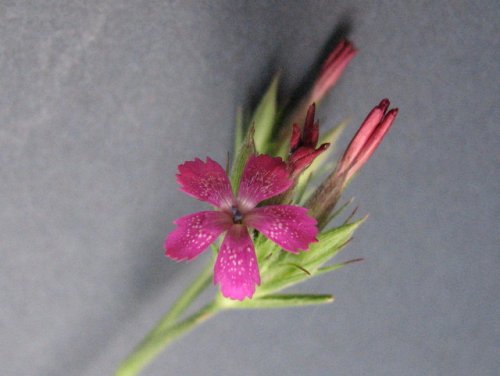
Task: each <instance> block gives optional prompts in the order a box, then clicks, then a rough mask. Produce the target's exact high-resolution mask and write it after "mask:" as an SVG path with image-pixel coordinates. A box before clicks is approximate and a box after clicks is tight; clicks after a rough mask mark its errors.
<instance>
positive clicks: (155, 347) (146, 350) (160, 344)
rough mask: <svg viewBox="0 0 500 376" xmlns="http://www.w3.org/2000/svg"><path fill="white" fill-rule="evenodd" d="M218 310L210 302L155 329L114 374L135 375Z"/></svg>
mask: <svg viewBox="0 0 500 376" xmlns="http://www.w3.org/2000/svg"><path fill="white" fill-rule="evenodd" d="M219 310H220V307H219V306H218V305H217V304H216V303H215V302H211V303H209V304H207V305H206V306H204V307H203V308H201V309H200V310H199V311H198V312H196V313H194V314H193V315H191V316H189V317H188V318H187V319H185V320H184V321H182V322H180V323H179V324H176V325H172V326H171V327H168V328H165V329H163V330H161V331H157V332H156V333H155V335H153V336H150V335H148V336H147V337H146V338H145V339H144V340H143V342H141V343H140V344H139V346H138V347H137V349H136V350H135V351H134V352H133V353H132V354H131V355H130V356H129V357H128V358H127V359H126V360H125V361H124V362H123V363H122V364H121V366H120V368H118V370H117V371H116V373H115V376H136V375H137V374H138V373H139V372H140V371H141V370H142V369H143V368H144V367H145V366H146V365H148V364H149V363H150V362H151V361H152V360H153V359H154V357H155V356H156V355H157V354H158V353H159V352H160V351H161V350H163V349H164V348H165V347H166V346H167V345H169V344H170V343H171V342H173V341H174V340H175V339H177V338H178V337H180V336H181V335H183V334H184V333H186V332H188V331H190V330H191V329H193V328H194V327H196V326H197V325H199V324H201V323H203V322H204V321H206V320H208V319H209V318H211V317H212V316H214V315H215V314H216V313H217V312H219ZM150 334H151V333H150Z"/></svg>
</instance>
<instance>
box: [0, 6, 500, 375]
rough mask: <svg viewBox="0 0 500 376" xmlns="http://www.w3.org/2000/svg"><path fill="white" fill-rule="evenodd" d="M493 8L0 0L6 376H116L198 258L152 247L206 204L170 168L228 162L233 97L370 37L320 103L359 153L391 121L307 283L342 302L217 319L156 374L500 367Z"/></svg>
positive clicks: (439, 371) (450, 371) (152, 371)
mask: <svg viewBox="0 0 500 376" xmlns="http://www.w3.org/2000/svg"><path fill="white" fill-rule="evenodd" d="M499 16H500V5H499V3H498V1H413V2H409V1H377V2H375V1H374V2H366V1H362V0H345V1H343V0H342V1H118V0H109V1H95V0H91V1H38V0H31V1H7V0H5V1H2V2H1V6H0V90H1V95H0V229H1V230H0V231H1V232H0V247H1V249H0V252H1V253H0V256H1V259H0V364H1V366H0V373H1V374H2V375H6V376H19V375H23V376H24V375H50V376H53V375H55V376H58V375H61V376H62V375H65V376H66V375H88V376H94V375H95V376H101V375H110V374H111V373H112V371H113V369H114V367H115V366H116V364H117V363H118V361H119V360H120V359H121V358H123V357H124V356H125V355H126V354H127V352H128V351H129V350H131V348H132V347H133V346H134V345H135V343H136V342H137V341H138V340H140V339H141V338H142V335H143V334H144V333H145V332H146V330H147V329H148V328H149V327H150V326H151V325H152V324H153V323H154V322H155V321H156V320H157V319H158V318H159V317H160V316H161V314H162V313H163V311H165V310H166V308H167V307H168V306H169V304H171V303H172V301H173V300H174V298H175V296H176V295H177V294H178V293H179V292H180V290H181V289H182V287H183V286H185V285H186V284H187V283H188V281H189V280H190V279H191V278H192V277H193V276H194V275H195V274H196V273H197V272H198V271H199V270H200V268H201V267H202V265H203V264H204V261H205V260H204V259H199V260H197V261H195V262H192V263H191V264H175V263H174V262H172V261H170V260H168V259H166V258H165V257H164V256H163V250H162V243H163V239H164V236H165V234H166V233H167V232H168V231H169V230H171V229H172V224H171V222H172V220H173V219H175V218H176V217H178V216H180V215H183V214H185V213H188V212H192V211H195V210H199V209H201V208H204V207H205V206H204V205H203V204H202V203H199V202H196V201H195V200H192V199H191V198H189V197H187V196H185V195H184V194H182V193H180V192H179V191H178V190H177V187H176V184H175V179H174V175H175V173H176V167H177V165H178V164H179V163H181V162H182V161H184V160H186V159H192V158H194V157H197V156H199V157H205V156H207V155H210V156H211V157H212V158H214V159H216V160H219V161H221V162H223V161H224V160H225V157H226V151H227V150H229V149H230V148H231V145H232V137H233V124H234V119H235V110H236V107H237V106H238V105H239V104H251V103H254V101H255V97H256V96H257V95H258V94H260V93H261V92H262V89H263V88H264V87H265V85H266V84H267V82H268V79H269V77H270V76H271V75H272V73H274V72H275V71H276V70H278V69H282V71H283V75H282V78H283V82H282V84H283V85H282V87H281V94H282V97H283V98H284V97H286V96H287V95H290V93H291V92H292V90H293V89H294V88H295V87H296V86H297V85H298V84H299V83H300V82H302V80H303V78H304V76H305V75H306V74H307V73H308V71H309V67H310V66H311V65H314V64H315V63H316V62H317V59H318V57H319V56H321V54H322V52H323V51H324V48H325V46H327V44H328V41H329V40H331V39H332V38H333V39H335V38H336V37H338V36H339V35H347V36H348V37H349V38H351V39H352V40H353V41H354V42H355V43H356V45H357V46H358V48H359V54H358V55H357V57H356V58H355V60H354V61H353V62H352V64H351V65H350V66H349V68H348V69H347V71H346V74H345V75H344V76H343V78H342V79H341V81H340V83H339V85H338V86H337V87H336V89H335V90H334V92H332V94H331V95H330V96H329V97H328V98H327V100H325V101H324V103H323V104H322V106H321V108H320V111H319V116H320V119H321V121H322V124H323V126H324V127H325V128H327V127H329V126H332V125H333V124H335V123H336V122H338V121H339V120H341V119H343V118H344V117H347V116H350V117H351V119H352V122H351V126H350V128H348V130H347V132H346V135H345V137H344V138H342V140H341V145H344V146H345V145H346V143H347V141H348V137H350V136H351V135H352V134H353V132H354V130H355V128H356V127H357V126H358V125H359V123H360V122H361V121H362V119H363V117H364V116H365V115H366V113H367V112H368V111H369V110H370V108H371V107H372V106H374V105H376V104H377V103H378V101H379V100H380V99H381V98H383V97H389V98H390V99H391V100H392V102H393V103H394V105H396V106H398V107H399V108H400V116H399V117H398V119H397V122H396V124H395V126H394V128H393V129H392V131H391V132H390V134H389V136H388V137H387V139H386V140H385V141H384V143H383V144H382V145H381V147H380V149H379V150H377V152H376V154H375V156H374V158H373V159H372V160H371V161H370V162H369V163H368V165H367V166H366V168H365V169H364V170H363V171H362V173H361V174H360V175H359V177H358V179H356V181H355V182H354V183H353V184H352V185H351V186H350V187H349V190H348V192H347V193H348V195H349V196H350V195H352V196H355V197H356V204H357V205H358V206H359V214H360V215H364V214H366V213H370V219H369V220H368V222H367V223H366V224H365V225H363V227H362V228H361V229H360V231H359V232H358V233H357V234H356V237H355V239H354V241H353V242H352V243H351V244H350V245H349V247H348V248H347V249H346V250H345V252H344V253H343V254H342V255H341V256H340V257H339V260H347V259H350V258H355V257H363V258H365V262H364V263H361V264H356V265H352V266H350V267H349V268H345V269H343V270H341V271H339V272H336V273H333V274H330V275H327V276H324V277H322V278H321V279H319V280H317V281H313V282H311V283H309V284H306V285H304V286H302V287H301V288H300V289H299V290H300V291H315V292H325V293H333V294H335V296H336V301H335V303H333V304H332V305H329V306H322V307H313V308H305V309H297V310H281V311H266V312H237V313H228V314H224V315H222V316H220V317H217V318H216V319H214V320H213V321H210V322H208V323H207V324H206V325H204V326H203V327H201V328H199V329H197V330H196V331H195V332H193V333H191V334H189V335H188V336H187V337H184V338H183V339H182V340H181V341H179V342H178V343H177V344H176V345H175V346H174V347H172V348H171V349H170V350H169V351H168V352H166V353H164V354H162V356H161V357H160V358H158V360H157V361H156V362H155V363H154V364H152V365H151V366H150V367H149V368H148V369H147V371H146V372H145V373H144V374H145V375H336V376H352V375H380V376H382V375H384V376H385V375H398V376H399V375H415V376H421V375H454V376H457V375H460V376H470V375H481V376H482V375H487V376H494V375H497V372H498V369H499V367H500V364H499V360H498V359H499V358H500V353H499V343H500V328H499V322H498V318H499V314H500V313H499V312H500V305H499V294H498V291H499V267H500V260H499V251H498V249H499V243H500V242H499V236H498V232H499V226H498V223H499V216H500V209H499V199H498V196H499V183H500V181H499V163H500V155H499V141H500V134H499V124H498V122H499V118H500V116H499V115H500V114H499V110H498V104H499V102H498V101H499V97H500V96H499V89H498V88H499V77H500V72H499V61H500V56H499V51H500V45H499V40H500V32H499V26H498V25H499V24H498V18H499Z"/></svg>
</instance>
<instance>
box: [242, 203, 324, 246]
mask: <svg viewBox="0 0 500 376" xmlns="http://www.w3.org/2000/svg"><path fill="white" fill-rule="evenodd" d="M244 224H246V225H247V226H250V227H253V228H255V229H257V230H258V231H260V232H261V233H262V234H264V235H265V236H266V237H267V238H269V239H271V240H272V241H273V242H275V243H276V244H278V245H279V246H281V247H282V248H283V249H285V250H287V251H290V252H294V253H295V252H298V251H299V250H306V249H308V248H309V244H310V243H313V242H316V241H317V239H316V235H317V234H318V228H317V227H316V220H315V219H314V218H312V217H310V216H308V215H307V209H306V208H303V207H300V206H294V205H270V206H263V207H261V208H255V209H253V210H251V211H250V212H249V213H247V214H246V215H245V219H244Z"/></svg>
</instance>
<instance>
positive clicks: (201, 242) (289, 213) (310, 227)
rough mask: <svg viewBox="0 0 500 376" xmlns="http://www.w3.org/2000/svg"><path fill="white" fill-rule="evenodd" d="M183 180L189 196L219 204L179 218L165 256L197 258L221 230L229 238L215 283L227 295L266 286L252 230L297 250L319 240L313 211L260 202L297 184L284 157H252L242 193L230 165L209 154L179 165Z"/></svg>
mask: <svg viewBox="0 0 500 376" xmlns="http://www.w3.org/2000/svg"><path fill="white" fill-rule="evenodd" d="M177 182H178V183H179V185H180V187H181V190H182V191H183V192H185V193H186V194H188V195H190V196H192V197H194V198H196V199H198V200H200V201H204V202H207V203H209V204H211V205H213V206H215V208H216V210H215V211H202V212H199V213H194V214H189V215H186V216H184V217H181V218H179V219H177V220H176V221H174V224H176V225H177V227H176V228H175V229H174V230H173V231H172V232H171V233H170V234H169V235H168V236H167V238H166V239H165V250H166V252H165V255H166V256H168V257H171V258H173V259H174V260H177V261H181V260H191V259H193V258H195V257H197V256H198V255H199V254H200V253H201V252H203V251H204V250H205V249H206V248H207V247H208V246H209V245H210V244H211V243H213V242H214V241H215V240H216V239H217V238H218V237H219V236H220V235H221V234H223V233H225V236H224V240H223V242H222V245H221V247H220V250H219V254H218V255H217V260H216V262H215V266H214V283H215V284H220V287H221V292H222V294H223V295H224V296H225V297H228V298H231V299H237V300H243V299H244V298H246V297H249V298H251V297H252V296H253V294H254V292H255V286H256V285H259V284H260V274H259V268H258V265H257V257H256V255H255V250H254V246H253V242H252V239H251V237H250V235H249V233H248V231H249V228H253V229H256V230H258V231H259V232H260V233H262V234H263V235H265V236H266V237H267V238H269V239H270V240H272V241H273V242H275V243H276V244H278V245H279V246H280V247H282V248H283V249H285V250H287V251H289V252H293V253H296V252H298V251H299V250H307V248H308V247H309V244H310V243H312V242H315V241H316V235H317V233H318V229H317V228H316V220H315V219H313V218H311V217H309V216H308V215H307V209H305V208H302V207H299V206H293V205H269V206H263V207H257V204H258V203H260V202H262V201H264V200H267V199H269V198H271V197H274V196H276V195H278V194H280V193H282V192H284V191H286V190H288V189H289V188H290V187H291V185H292V184H293V181H292V179H290V177H289V173H288V171H287V166H286V164H285V163H284V162H283V160H281V158H273V157H270V156H268V155H259V156H254V155H252V156H251V157H250V158H249V159H248V161H247V164H246V166H245V168H244V171H243V174H242V177H241V182H240V185H239V189H238V192H237V195H235V194H233V192H232V189H231V184H230V183H229V179H228V177H227V175H226V173H225V171H224V169H223V168H222V167H221V166H220V165H219V164H218V163H217V162H215V161H213V160H212V159H210V158H207V160H206V162H203V161H202V160H200V159H198V158H197V159H195V160H194V161H188V162H185V163H184V164H182V165H180V166H179V173H178V174H177Z"/></svg>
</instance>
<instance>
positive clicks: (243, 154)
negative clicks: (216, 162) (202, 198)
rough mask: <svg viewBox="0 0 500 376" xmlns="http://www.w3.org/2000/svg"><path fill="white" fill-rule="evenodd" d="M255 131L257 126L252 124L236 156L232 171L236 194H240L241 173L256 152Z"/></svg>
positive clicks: (232, 184)
mask: <svg viewBox="0 0 500 376" xmlns="http://www.w3.org/2000/svg"><path fill="white" fill-rule="evenodd" d="M254 132H255V128H254V126H253V125H252V126H251V127H250V128H249V129H248V131H247V134H246V136H245V139H244V140H243V142H242V143H241V146H240V148H239V150H238V152H237V154H236V156H235V158H234V162H233V169H232V171H231V186H232V188H233V192H234V194H235V195H237V194H238V187H239V185H240V180H241V175H242V174H243V170H244V169H245V165H246V163H247V160H248V158H249V157H250V156H251V155H253V154H255V153H256V151H255V144H254Z"/></svg>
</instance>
